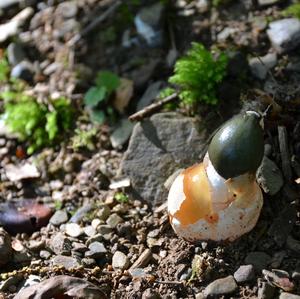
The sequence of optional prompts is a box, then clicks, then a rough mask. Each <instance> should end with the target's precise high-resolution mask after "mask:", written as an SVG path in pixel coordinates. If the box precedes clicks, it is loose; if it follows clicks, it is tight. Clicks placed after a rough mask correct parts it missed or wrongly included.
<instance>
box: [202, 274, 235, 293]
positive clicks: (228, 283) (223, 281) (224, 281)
mask: <svg viewBox="0 0 300 299" xmlns="http://www.w3.org/2000/svg"><path fill="white" fill-rule="evenodd" d="M237 288H238V285H237V283H236V282H235V280H234V278H233V276H232V275H230V276H227V277H225V278H220V279H217V280H215V281H213V282H212V283H210V284H209V285H208V286H207V287H206V288H205V290H204V291H203V293H204V295H205V296H206V297H214V296H220V295H227V294H231V293H233V292H235V291H236V290H237Z"/></svg>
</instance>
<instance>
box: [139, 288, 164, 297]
mask: <svg viewBox="0 0 300 299" xmlns="http://www.w3.org/2000/svg"><path fill="white" fill-rule="evenodd" d="M159 298H161V296H160V295H159V294H158V293H157V292H156V291H155V290H153V289H152V288H148V289H146V290H145V291H144V292H143V295H142V299H159Z"/></svg>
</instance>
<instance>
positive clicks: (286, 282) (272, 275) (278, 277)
mask: <svg viewBox="0 0 300 299" xmlns="http://www.w3.org/2000/svg"><path fill="white" fill-rule="evenodd" d="M262 274H263V275H264V278H265V279H266V280H267V281H268V282H269V283H270V284H271V285H273V286H275V287H278V288H280V289H282V290H283V291H285V292H291V291H293V290H294V289H295V284H294V283H293V282H292V281H291V279H290V275H289V273H288V272H286V271H283V270H277V269H273V270H272V271H268V270H262Z"/></svg>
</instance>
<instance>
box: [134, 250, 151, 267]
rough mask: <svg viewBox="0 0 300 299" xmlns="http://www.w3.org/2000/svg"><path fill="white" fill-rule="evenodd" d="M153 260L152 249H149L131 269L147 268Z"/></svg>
mask: <svg viewBox="0 0 300 299" xmlns="http://www.w3.org/2000/svg"><path fill="white" fill-rule="evenodd" d="M151 258H152V251H151V249H149V248H147V249H145V250H144V251H143V253H142V254H141V255H140V256H139V258H138V259H137V260H136V261H135V262H134V263H133V264H132V266H131V267H130V269H135V268H143V267H146V266H147V264H148V263H149V262H150V260H151Z"/></svg>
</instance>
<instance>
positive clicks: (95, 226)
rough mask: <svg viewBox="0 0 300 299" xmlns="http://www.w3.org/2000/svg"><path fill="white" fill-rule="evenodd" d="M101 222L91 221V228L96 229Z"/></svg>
mask: <svg viewBox="0 0 300 299" xmlns="http://www.w3.org/2000/svg"><path fill="white" fill-rule="evenodd" d="M101 222H102V221H101V220H100V219H98V218H96V219H93V220H92V223H91V226H92V227H93V228H94V229H97V227H98V226H99V225H100V224H101Z"/></svg>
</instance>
